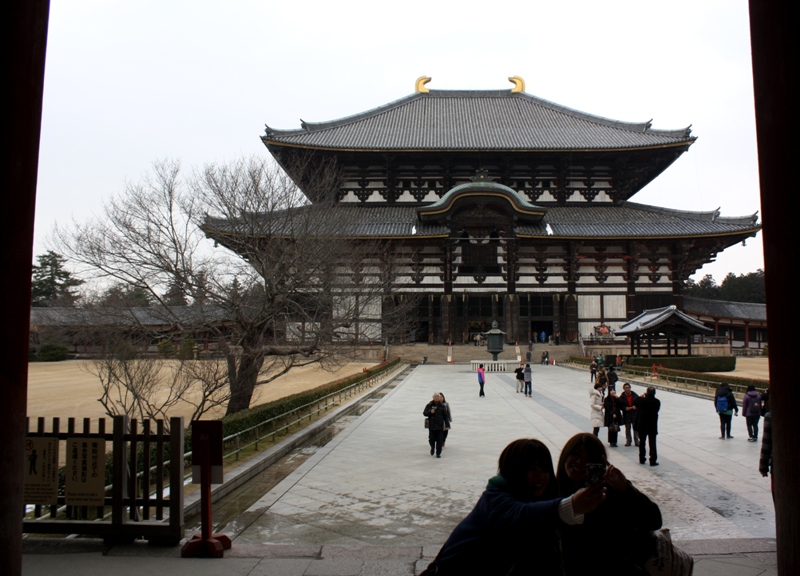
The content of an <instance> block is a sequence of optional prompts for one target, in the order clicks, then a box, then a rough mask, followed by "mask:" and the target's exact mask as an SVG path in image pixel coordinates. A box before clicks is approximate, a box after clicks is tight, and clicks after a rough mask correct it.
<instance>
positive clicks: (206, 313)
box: [31, 305, 225, 328]
mask: <svg viewBox="0 0 800 576" xmlns="http://www.w3.org/2000/svg"><path fill="white" fill-rule="evenodd" d="M224 317H225V314H224V312H223V311H222V310H221V309H220V308H219V307H216V306H211V305H206V306H171V307H169V308H163V307H161V306H147V307H144V306H135V307H132V308H69V307H58V306H54V307H31V326H76V327H78V326H112V325H129V326H146V327H151V328H152V327H167V326H180V325H181V324H191V325H194V326H196V325H198V324H202V323H204V322H212V323H217V322H221V321H223V320H224Z"/></svg>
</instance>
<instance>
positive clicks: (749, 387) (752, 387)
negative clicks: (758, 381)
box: [747, 384, 756, 392]
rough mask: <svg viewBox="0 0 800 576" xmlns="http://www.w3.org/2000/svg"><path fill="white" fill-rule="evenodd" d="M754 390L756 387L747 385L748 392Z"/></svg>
mask: <svg viewBox="0 0 800 576" xmlns="http://www.w3.org/2000/svg"><path fill="white" fill-rule="evenodd" d="M755 389H756V385H755V384H748V385H747V391H748V392H750V391H752V390H755Z"/></svg>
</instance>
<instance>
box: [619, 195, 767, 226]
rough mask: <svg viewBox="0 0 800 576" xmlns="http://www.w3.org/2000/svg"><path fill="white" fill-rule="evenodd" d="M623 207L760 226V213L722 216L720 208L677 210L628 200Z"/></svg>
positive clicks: (710, 220)
mask: <svg viewBox="0 0 800 576" xmlns="http://www.w3.org/2000/svg"><path fill="white" fill-rule="evenodd" d="M623 206H627V207H628V208H634V209H636V210H644V211H645V212H653V213H654V214H669V215H673V216H681V217H683V218H691V219H693V220H704V221H708V222H721V223H725V224H741V225H745V226H756V225H758V211H756V212H754V213H753V214H749V215H745V216H720V215H719V208H717V209H716V210H709V211H705V210H704V211H693V210H678V209H676V208H664V207H662V206H650V205H649V204H639V203H638V202H630V201H628V200H626V201H625V202H623Z"/></svg>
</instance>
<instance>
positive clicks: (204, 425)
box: [192, 420, 223, 484]
mask: <svg viewBox="0 0 800 576" xmlns="http://www.w3.org/2000/svg"><path fill="white" fill-rule="evenodd" d="M203 450H208V464H209V465H210V466H211V483H212V484H222V476H223V473H222V420H193V421H192V484H200V483H201V482H200V477H201V475H202V469H201V461H202V459H204V458H205V455H204V454H203V453H202V451H203Z"/></svg>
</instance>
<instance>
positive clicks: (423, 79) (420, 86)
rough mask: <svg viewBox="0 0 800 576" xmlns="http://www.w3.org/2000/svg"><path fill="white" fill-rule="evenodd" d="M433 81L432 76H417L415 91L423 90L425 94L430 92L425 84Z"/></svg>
mask: <svg viewBox="0 0 800 576" xmlns="http://www.w3.org/2000/svg"><path fill="white" fill-rule="evenodd" d="M430 81H431V77H430V76H420V77H419V78H417V81H416V82H415V83H414V91H415V92H422V93H423V94H427V93H428V92H430V90H428V89H427V88H425V84H427V83H428V82H430Z"/></svg>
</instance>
